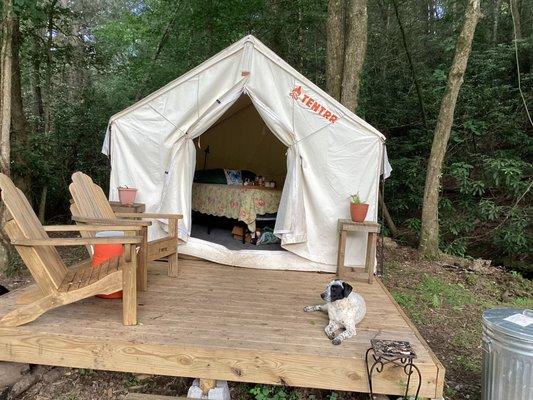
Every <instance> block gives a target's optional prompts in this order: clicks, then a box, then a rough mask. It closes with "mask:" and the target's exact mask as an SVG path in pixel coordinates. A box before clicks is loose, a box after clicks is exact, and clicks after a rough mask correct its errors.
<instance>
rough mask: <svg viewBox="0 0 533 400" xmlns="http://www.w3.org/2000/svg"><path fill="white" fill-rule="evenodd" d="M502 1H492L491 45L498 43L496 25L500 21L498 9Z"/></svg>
mask: <svg viewBox="0 0 533 400" xmlns="http://www.w3.org/2000/svg"><path fill="white" fill-rule="evenodd" d="M501 6H502V0H494V8H493V16H492V43H494V44H496V43H497V42H498V23H499V21H500V8H501Z"/></svg>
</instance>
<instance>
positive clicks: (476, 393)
mask: <svg viewBox="0 0 533 400" xmlns="http://www.w3.org/2000/svg"><path fill="white" fill-rule="evenodd" d="M63 256H64V257H66V258H68V259H69V260H70V261H77V260H79V259H81V258H83V251H74V252H72V251H70V252H68V253H64V254H63ZM11 272H12V273H11V276H10V277H9V278H8V277H1V279H0V283H2V284H4V285H5V286H7V287H9V288H10V289H15V288H18V287H21V286H25V285H27V284H29V283H30V282H31V277H29V276H28V274H27V273H26V272H24V270H22V271H21V270H20V268H19V267H18V265H17V263H15V264H14V265H13V267H12V271H11ZM384 272H385V273H384V276H383V281H384V282H385V284H386V286H387V287H388V289H389V290H390V291H391V293H392V294H393V296H394V298H395V299H396V301H397V302H398V303H399V304H400V305H401V306H402V308H403V309H404V310H405V311H406V313H407V314H408V315H409V317H410V318H411V319H412V320H413V322H414V323H415V324H416V326H417V327H418V329H419V330H420V332H421V334H422V336H423V337H424V338H425V339H426V341H427V342H428V343H429V345H430V346H431V348H432V349H433V351H434V352H435V353H436V355H437V357H438V358H439V359H440V360H441V362H442V363H443V364H444V366H445V368H446V380H445V398H446V399H452V400H459V399H472V400H475V399H479V398H480V377H481V348H480V342H481V314H482V312H483V311H484V310H485V309H487V308H491V307H520V308H533V281H530V280H526V279H524V278H522V277H521V276H520V275H518V274H516V273H509V272H506V271H505V270H503V269H502V268H498V267H488V268H487V267H483V268H480V269H478V270H475V271H473V270H468V269H464V268H461V267H457V266H454V265H447V264H445V263H443V262H438V261H433V262H431V261H427V260H423V259H421V258H420V257H419V255H418V253H417V252H416V251H415V250H414V249H412V248H409V247H401V246H397V245H396V244H395V243H394V242H387V246H386V247H385V263H384ZM31 368H32V372H31V373H28V374H27V376H26V382H21V383H20V384H18V386H17V385H15V386H14V387H13V388H12V389H6V390H4V391H3V392H1V393H0V400H2V399H20V400H30V399H31V400H52V399H53V400H101V399H123V398H124V396H125V395H126V394H127V393H128V392H141V393H151V394H163V395H174V396H176V395H182V396H183V395H186V393H187V389H188V387H189V386H190V384H191V382H192V380H191V379H185V378H171V377H162V376H148V375H146V376H142V375H133V374H126V373H114V372H103V371H94V370H84V369H69V368H51V367H43V366H32V367H31ZM230 391H231V395H232V398H233V399H255V400H269V399H272V400H285V399H287V400H296V399H309V400H344V399H358V398H360V399H366V398H367V397H366V396H363V395H360V396H358V395H357V394H353V393H342V392H331V391H324V390H311V389H300V388H298V389H292V388H282V387H274V386H266V385H249V384H240V383H232V382H230Z"/></svg>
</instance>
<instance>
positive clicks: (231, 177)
mask: <svg viewBox="0 0 533 400" xmlns="http://www.w3.org/2000/svg"><path fill="white" fill-rule="evenodd" d="M224 174H225V175H226V183H227V184H228V185H242V175H241V170H240V169H225V170H224Z"/></svg>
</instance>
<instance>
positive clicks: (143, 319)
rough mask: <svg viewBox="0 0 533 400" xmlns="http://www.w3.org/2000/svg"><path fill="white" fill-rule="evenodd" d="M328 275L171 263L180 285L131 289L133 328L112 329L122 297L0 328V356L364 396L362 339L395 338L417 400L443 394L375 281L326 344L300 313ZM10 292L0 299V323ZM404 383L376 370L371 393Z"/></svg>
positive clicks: (394, 390)
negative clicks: (409, 349)
mask: <svg viewBox="0 0 533 400" xmlns="http://www.w3.org/2000/svg"><path fill="white" fill-rule="evenodd" d="M332 277H333V276H332V275H331V274H318V273H310V272H287V271H270V270H256V269H244V268H235V267H228V266H221V265H217V264H213V263H210V262H206V261H196V260H180V276H179V278H169V277H168V276H167V267H166V264H164V263H153V264H152V265H150V268H149V277H148V290H147V291H146V292H140V293H139V313H138V319H139V325H137V326H123V325H122V318H121V315H122V304H121V301H117V300H104V299H98V298H91V299H87V300H84V301H81V302H78V303H75V304H70V305H67V306H64V307H60V308H58V309H55V310H52V311H50V312H47V313H46V314H44V315H43V316H42V317H40V318H39V319H37V320H36V321H34V322H32V323H30V324H27V325H24V326H20V327H16V328H0V360H4V361H15V362H28V363H36V364H49V365H57V366H65V367H78V368H92V369H102V370H111V371H124V372H136V373H150V374H160V375H171V376H182V377H199V378H208V379H224V380H228V381H242V382H255V383H267V384H280V385H289V386H302V387H313V388H322V389H332V390H347V391H356V392H368V384H367V376H366V370H365V364H364V355H365V351H366V349H367V348H368V347H369V343H370V339H372V338H376V337H377V338H383V339H401V340H408V341H409V342H411V344H412V345H413V347H414V349H415V351H416V353H417V356H418V358H417V360H416V364H417V366H418V367H419V368H420V370H421V372H422V389H421V396H424V397H429V398H438V397H441V396H442V390H443V383H444V368H443V367H442V365H441V364H440V362H439V361H438V360H437V359H436V358H435V356H434V355H433V353H432V352H431V350H430V349H429V347H428V345H427V344H426V343H425V342H424V340H423V339H422V338H421V337H420V335H419V334H418V332H417V331H416V329H415V328H414V327H413V325H412V324H411V323H410V322H409V320H408V319H407V317H406V316H405V315H404V314H403V313H402V311H401V310H400V309H399V307H398V306H397V305H396V304H395V303H394V301H393V300H392V297H391V296H390V294H389V293H388V291H387V290H386V289H385V287H384V286H383V285H382V283H381V282H380V281H379V279H378V280H376V281H375V282H374V284H373V285H369V284H368V283H366V282H365V275H364V274H362V275H361V280H360V281H359V280H358V281H356V282H353V285H354V288H355V290H357V291H358V292H360V293H361V294H362V295H363V296H364V298H365V300H366V302H367V308H368V312H367V316H366V317H365V319H364V320H363V321H362V322H361V324H360V325H359V329H358V333H357V336H356V337H354V338H351V339H349V340H347V341H346V342H344V343H343V344H342V345H340V346H334V345H332V344H331V343H330V341H329V340H328V339H327V338H326V336H325V334H324V333H323V328H324V326H325V325H326V324H327V316H326V315H325V314H323V313H320V312H317V313H304V312H303V311H302V309H303V307H304V306H306V305H310V304H318V303H320V301H321V299H320V296H319V294H320V292H321V291H322V290H323V288H324V286H325V284H326V283H327V282H328V281H329V280H330V279H331V278H332ZM17 295H18V294H17V292H11V293H9V294H8V295H5V296H2V297H1V298H0V315H4V314H5V313H6V312H8V311H10V310H11V309H13V308H14V306H15V298H16V296H17ZM416 381H417V379H415V382H413V383H412V384H415V383H416ZM405 382H406V380H405V375H403V370H402V369H401V368H399V367H394V366H392V367H390V368H385V371H384V372H383V373H381V374H379V375H376V378H375V380H374V387H375V392H376V393H385V394H402V393H403V391H404V390H405Z"/></svg>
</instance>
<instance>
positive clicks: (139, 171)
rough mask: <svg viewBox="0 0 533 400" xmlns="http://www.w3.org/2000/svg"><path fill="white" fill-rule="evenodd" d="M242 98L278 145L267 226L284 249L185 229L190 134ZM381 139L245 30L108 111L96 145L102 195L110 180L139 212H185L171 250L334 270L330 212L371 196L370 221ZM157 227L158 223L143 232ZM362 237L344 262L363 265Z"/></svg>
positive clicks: (113, 193)
mask: <svg viewBox="0 0 533 400" xmlns="http://www.w3.org/2000/svg"><path fill="white" fill-rule="evenodd" d="M243 96H245V97H244V98H243ZM246 99H249V101H250V102H251V103H252V105H253V111H254V112H255V111H256V112H257V115H258V116H260V120H259V119H257V118H256V119H255V120H254V121H255V122H256V123H257V124H260V125H259V126H260V127H256V129H266V130H265V132H268V133H269V134H273V135H275V137H276V138H277V140H279V142H281V143H282V144H283V146H284V147H286V177H285V184H284V186H283V193H282V196H281V202H280V206H279V210H278V217H277V221H276V226H275V232H276V234H277V235H278V236H280V237H281V240H282V247H283V248H284V249H286V250H287V251H278V252H265V251H239V252H232V251H229V250H228V249H226V248H224V247H222V246H219V245H216V244H213V243H209V242H205V241H201V240H198V239H195V238H191V237H190V228H191V190H192V182H193V175H194V170H195V165H196V157H197V156H196V151H197V150H196V148H195V143H194V142H193V139H195V138H197V137H199V136H200V135H202V134H203V133H205V132H206V131H208V130H209V129H210V128H212V130H214V129H222V128H223V127H224V124H220V123H219V122H220V121H222V120H223V119H224V118H226V117H227V116H228V115H229V114H231V111H232V110H235V109H236V108H238V107H237V106H236V105H237V104H239V102H243V103H245V102H246V101H247V100H246ZM232 106H233V108H232ZM228 110H229V111H230V112H228ZM249 111H250V107H244V108H242V109H241V110H238V109H237V112H242V113H245V112H249ZM223 116H224V117H223ZM217 122H218V123H219V124H218V127H217ZM226 128H227V126H226V127H225V128H224V129H226ZM235 129H239V131H240V132H241V134H243V135H246V132H247V131H246V129H247V127H246V126H242V125H240V124H235ZM200 140H201V139H200ZM384 141H385V137H384V136H383V135H382V134H381V133H380V132H378V131H377V130H376V129H375V128H373V127H372V126H371V125H369V124H368V123H366V122H365V121H364V120H362V119H361V118H359V117H357V116H356V115H355V114H353V113H352V112H351V111H349V110H348V109H346V108H345V107H343V106H342V105H341V104H340V103H338V102H337V101H335V100H334V99H332V98H331V97H330V96H329V95H327V94H326V93H325V92H324V91H322V90H321V89H320V88H318V87H317V86H316V85H314V84H313V83H311V82H310V81H309V80H308V79H306V78H305V77H304V76H302V75H301V74H300V73H298V72H297V71H296V70H294V69H293V68H292V67H291V66H289V65H288V64H287V63H286V62H284V61H283V60H282V59H281V58H280V57H278V56H277V55H276V54H275V53H274V52H272V51H271V50H270V49H268V48H267V47H266V46H265V45H264V44H263V43H261V42H260V41H259V40H257V39H256V38H255V37H253V36H246V37H244V38H243V39H241V40H239V41H238V42H236V43H234V44H233V45H231V46H229V47H228V48H226V49H225V50H223V51H221V52H220V53H218V54H216V55H215V56H213V57H212V58H210V59H209V60H207V61H205V62H204V63H203V64H201V65H199V66H198V67H196V68H194V69H193V70H191V71H189V72H188V73H186V74H184V75H183V76H181V77H179V78H178V79H176V80H174V81H172V82H170V83H169V84H167V85H166V86H164V87H163V88H161V89H160V90H158V91H156V92H154V93H152V94H151V95H149V96H148V97H146V98H145V99H143V100H141V101H139V102H138V103H136V104H134V105H133V106H131V107H129V108H127V109H125V110H124V111H122V112H120V113H118V114H116V115H114V116H113V117H111V119H110V122H109V127H108V131H107V135H106V138H105V141H104V145H103V149H102V151H103V153H104V154H107V155H108V156H109V157H110V159H111V168H112V170H111V181H110V197H111V199H116V198H117V190H116V188H117V186H120V185H128V186H134V187H137V188H138V189H139V200H140V201H142V202H144V203H146V205H147V210H148V211H159V212H178V213H182V214H183V215H184V218H183V221H182V224H181V225H180V237H181V238H182V239H183V240H184V241H185V242H186V243H185V244H184V245H183V246H180V252H182V253H186V254H191V255H196V256H201V257H203V258H207V259H209V260H211V261H216V262H220V263H224V264H229V265H239V266H248V267H259V268H280V269H301V270H322V271H334V270H335V267H334V264H335V263H336V256H337V219H338V218H348V217H349V211H348V196H349V195H350V194H353V193H356V192H357V193H359V194H360V196H361V197H362V198H363V199H365V200H366V201H367V202H368V203H369V204H370V208H369V213H368V216H367V219H368V220H373V221H376V220H377V211H378V210H377V208H378V207H377V204H378V188H379V182H380V173H381V171H382V169H383V168H382V167H383V166H384V165H388V163H387V162H386V152H385V146H384ZM242 147H245V146H242ZM242 151H243V152H245V151H246V149H245V148H242ZM385 168H387V167H385ZM164 230H165V225H164V221H159V223H158V224H154V226H153V227H152V229H151V231H150V235H151V236H152V237H158V236H160V235H161V234H162V232H163V231H164ZM365 242H366V238H365V237H364V236H358V235H357V234H354V235H353V236H351V238H350V239H349V243H348V246H347V254H346V261H347V264H348V265H354V266H357V265H362V263H363V257H364V254H363V253H364V248H365V245H366V243H365Z"/></svg>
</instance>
